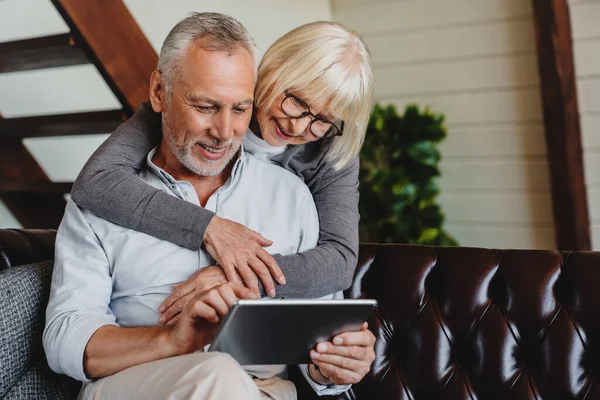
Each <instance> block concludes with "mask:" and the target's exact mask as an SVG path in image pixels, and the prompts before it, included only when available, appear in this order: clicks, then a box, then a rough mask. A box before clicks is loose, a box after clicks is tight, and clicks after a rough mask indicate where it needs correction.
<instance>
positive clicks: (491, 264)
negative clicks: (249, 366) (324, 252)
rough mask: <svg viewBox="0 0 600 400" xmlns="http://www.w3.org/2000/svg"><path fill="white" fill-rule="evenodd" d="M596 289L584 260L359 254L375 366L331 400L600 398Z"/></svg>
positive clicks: (394, 250)
mask: <svg viewBox="0 0 600 400" xmlns="http://www.w3.org/2000/svg"><path fill="white" fill-rule="evenodd" d="M2 237H3V236H2V235H1V234H0V247H1V248H4V246H2ZM5 256H6V255H5ZM8 256H9V257H14V255H10V254H9V255H8ZM21 259H23V258H21ZM599 283H600V253H595V252H587V253H575V252H573V253H559V252H554V251H516V250H508V251H504V250H488V249H476V248H464V247H462V248H461V247H458V248H435V247H423V246H414V245H371V244H363V245H361V249H360V262H359V266H358V268H357V270H356V275H355V279H354V282H353V285H352V287H351V288H350V289H348V291H347V292H346V295H347V297H368V298H375V299H377V300H378V301H379V309H378V310H377V312H376V313H374V315H373V316H372V317H371V319H370V321H369V324H370V327H371V329H372V330H373V332H374V333H375V335H376V337H377V344H376V352H377V359H376V361H375V363H374V364H373V367H372V369H371V372H370V373H369V375H367V377H366V378H365V379H364V380H363V381H362V382H361V383H360V384H357V385H354V386H353V388H352V389H351V390H350V391H349V392H348V393H345V394H344V395H343V396H339V398H349V399H365V400H374V399H600V387H599V383H598V372H597V371H600V353H599V352H600V322H599V317H600V290H599V289H598V288H597V286H598V284H599ZM296 373H297V371H292V376H295V375H296ZM296 382H297V386H298V391H299V394H300V398H301V399H305V398H306V399H310V398H316V396H314V395H313V393H312V392H311V391H307V390H306V388H307V387H306V385H305V384H303V381H302V380H296ZM321 399H323V398H321Z"/></svg>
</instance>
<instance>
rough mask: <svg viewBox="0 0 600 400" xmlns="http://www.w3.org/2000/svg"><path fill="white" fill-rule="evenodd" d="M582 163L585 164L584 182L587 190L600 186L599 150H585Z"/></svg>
mask: <svg viewBox="0 0 600 400" xmlns="http://www.w3.org/2000/svg"><path fill="white" fill-rule="evenodd" d="M583 165H584V166H585V182H586V184H587V185H589V186H590V187H588V190H589V189H591V188H592V187H600V151H598V150H593V149H592V150H586V151H584V152H583Z"/></svg>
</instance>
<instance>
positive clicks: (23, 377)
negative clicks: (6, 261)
mask: <svg viewBox="0 0 600 400" xmlns="http://www.w3.org/2000/svg"><path fill="white" fill-rule="evenodd" d="M51 277H52V262H51V261H46V262H41V263H36V264H30V265H25V266H19V267H13V268H9V269H7V270H5V271H2V272H0V361H1V364H0V398H2V397H4V396H7V398H15V399H16V398H19V399H42V398H50V397H47V396H51V398H53V399H72V398H74V397H75V396H76V395H77V392H78V391H79V388H80V387H81V384H80V383H78V382H76V381H74V380H72V379H70V378H67V377H65V376H61V375H57V374H55V373H54V372H52V371H51V370H50V369H49V368H48V366H47V363H46V357H45V354H44V350H43V348H42V332H43V329H44V319H45V312H46V306H47V303H48V296H49V293H50V280H51Z"/></svg>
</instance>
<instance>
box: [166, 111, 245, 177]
mask: <svg viewBox="0 0 600 400" xmlns="http://www.w3.org/2000/svg"><path fill="white" fill-rule="evenodd" d="M163 118H165V117H164V114H163ZM169 122H170V121H168V120H167V119H164V120H163V136H164V135H166V137H167V143H168V144H169V148H170V150H171V152H172V153H173V154H174V155H175V158H177V161H179V163H180V164H181V165H183V166H184V167H186V168H187V169H188V170H190V171H192V172H193V173H195V174H197V175H199V176H217V175H219V174H220V173H221V172H223V170H224V169H225V167H227V166H228V165H229V163H230V162H231V160H232V159H233V158H234V157H235V156H236V154H237V153H238V150H239V149H240V146H241V144H242V141H241V140H233V141H232V142H231V144H230V145H229V149H227V150H225V151H227V152H229V154H227V155H225V157H224V158H221V159H220V160H215V161H212V160H203V161H200V160H198V159H197V158H195V157H194V155H193V148H194V146H196V145H197V142H194V143H183V144H181V145H180V144H178V143H176V142H175V140H173V135H171V134H170V132H171V127H170V124H169ZM206 144H208V145H212V146H214V147H221V145H222V143H219V142H217V141H215V140H213V141H212V143H206Z"/></svg>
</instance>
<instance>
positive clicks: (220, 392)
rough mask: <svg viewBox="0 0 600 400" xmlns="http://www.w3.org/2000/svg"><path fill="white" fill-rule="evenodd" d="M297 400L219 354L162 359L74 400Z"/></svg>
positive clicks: (292, 390)
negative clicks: (252, 376) (255, 377)
mask: <svg viewBox="0 0 600 400" xmlns="http://www.w3.org/2000/svg"><path fill="white" fill-rule="evenodd" d="M92 399H93V400H120V399H123V400H130V399H131V400H133V399H140V400H151V399H157V400H159V399H160V400H163V399H168V400H179V399H186V400H187V399H190V400H227V399H233V400H238V399H239V400H242V399H249V400H255V399H256V400H259V399H273V400H297V395H296V387H295V386H294V384H293V383H292V382H290V381H286V380H283V379H278V378H273V379H252V378H251V377H250V376H249V375H248V374H247V373H246V371H244V369H243V368H242V367H241V366H240V364H238V363H237V361H235V360H234V359H233V358H232V357H230V356H229V355H227V354H223V353H193V354H188V355H185V356H179V357H172V358H166V359H164V360H158V361H153V362H149V363H145V364H141V365H137V366H135V367H131V368H128V369H126V370H123V371H121V372H119V373H117V374H114V375H111V376H108V377H106V378H102V379H99V380H96V381H93V382H91V383H89V384H87V385H85V387H84V388H83V390H82V391H81V393H80V394H79V397H78V400H92Z"/></svg>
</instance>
